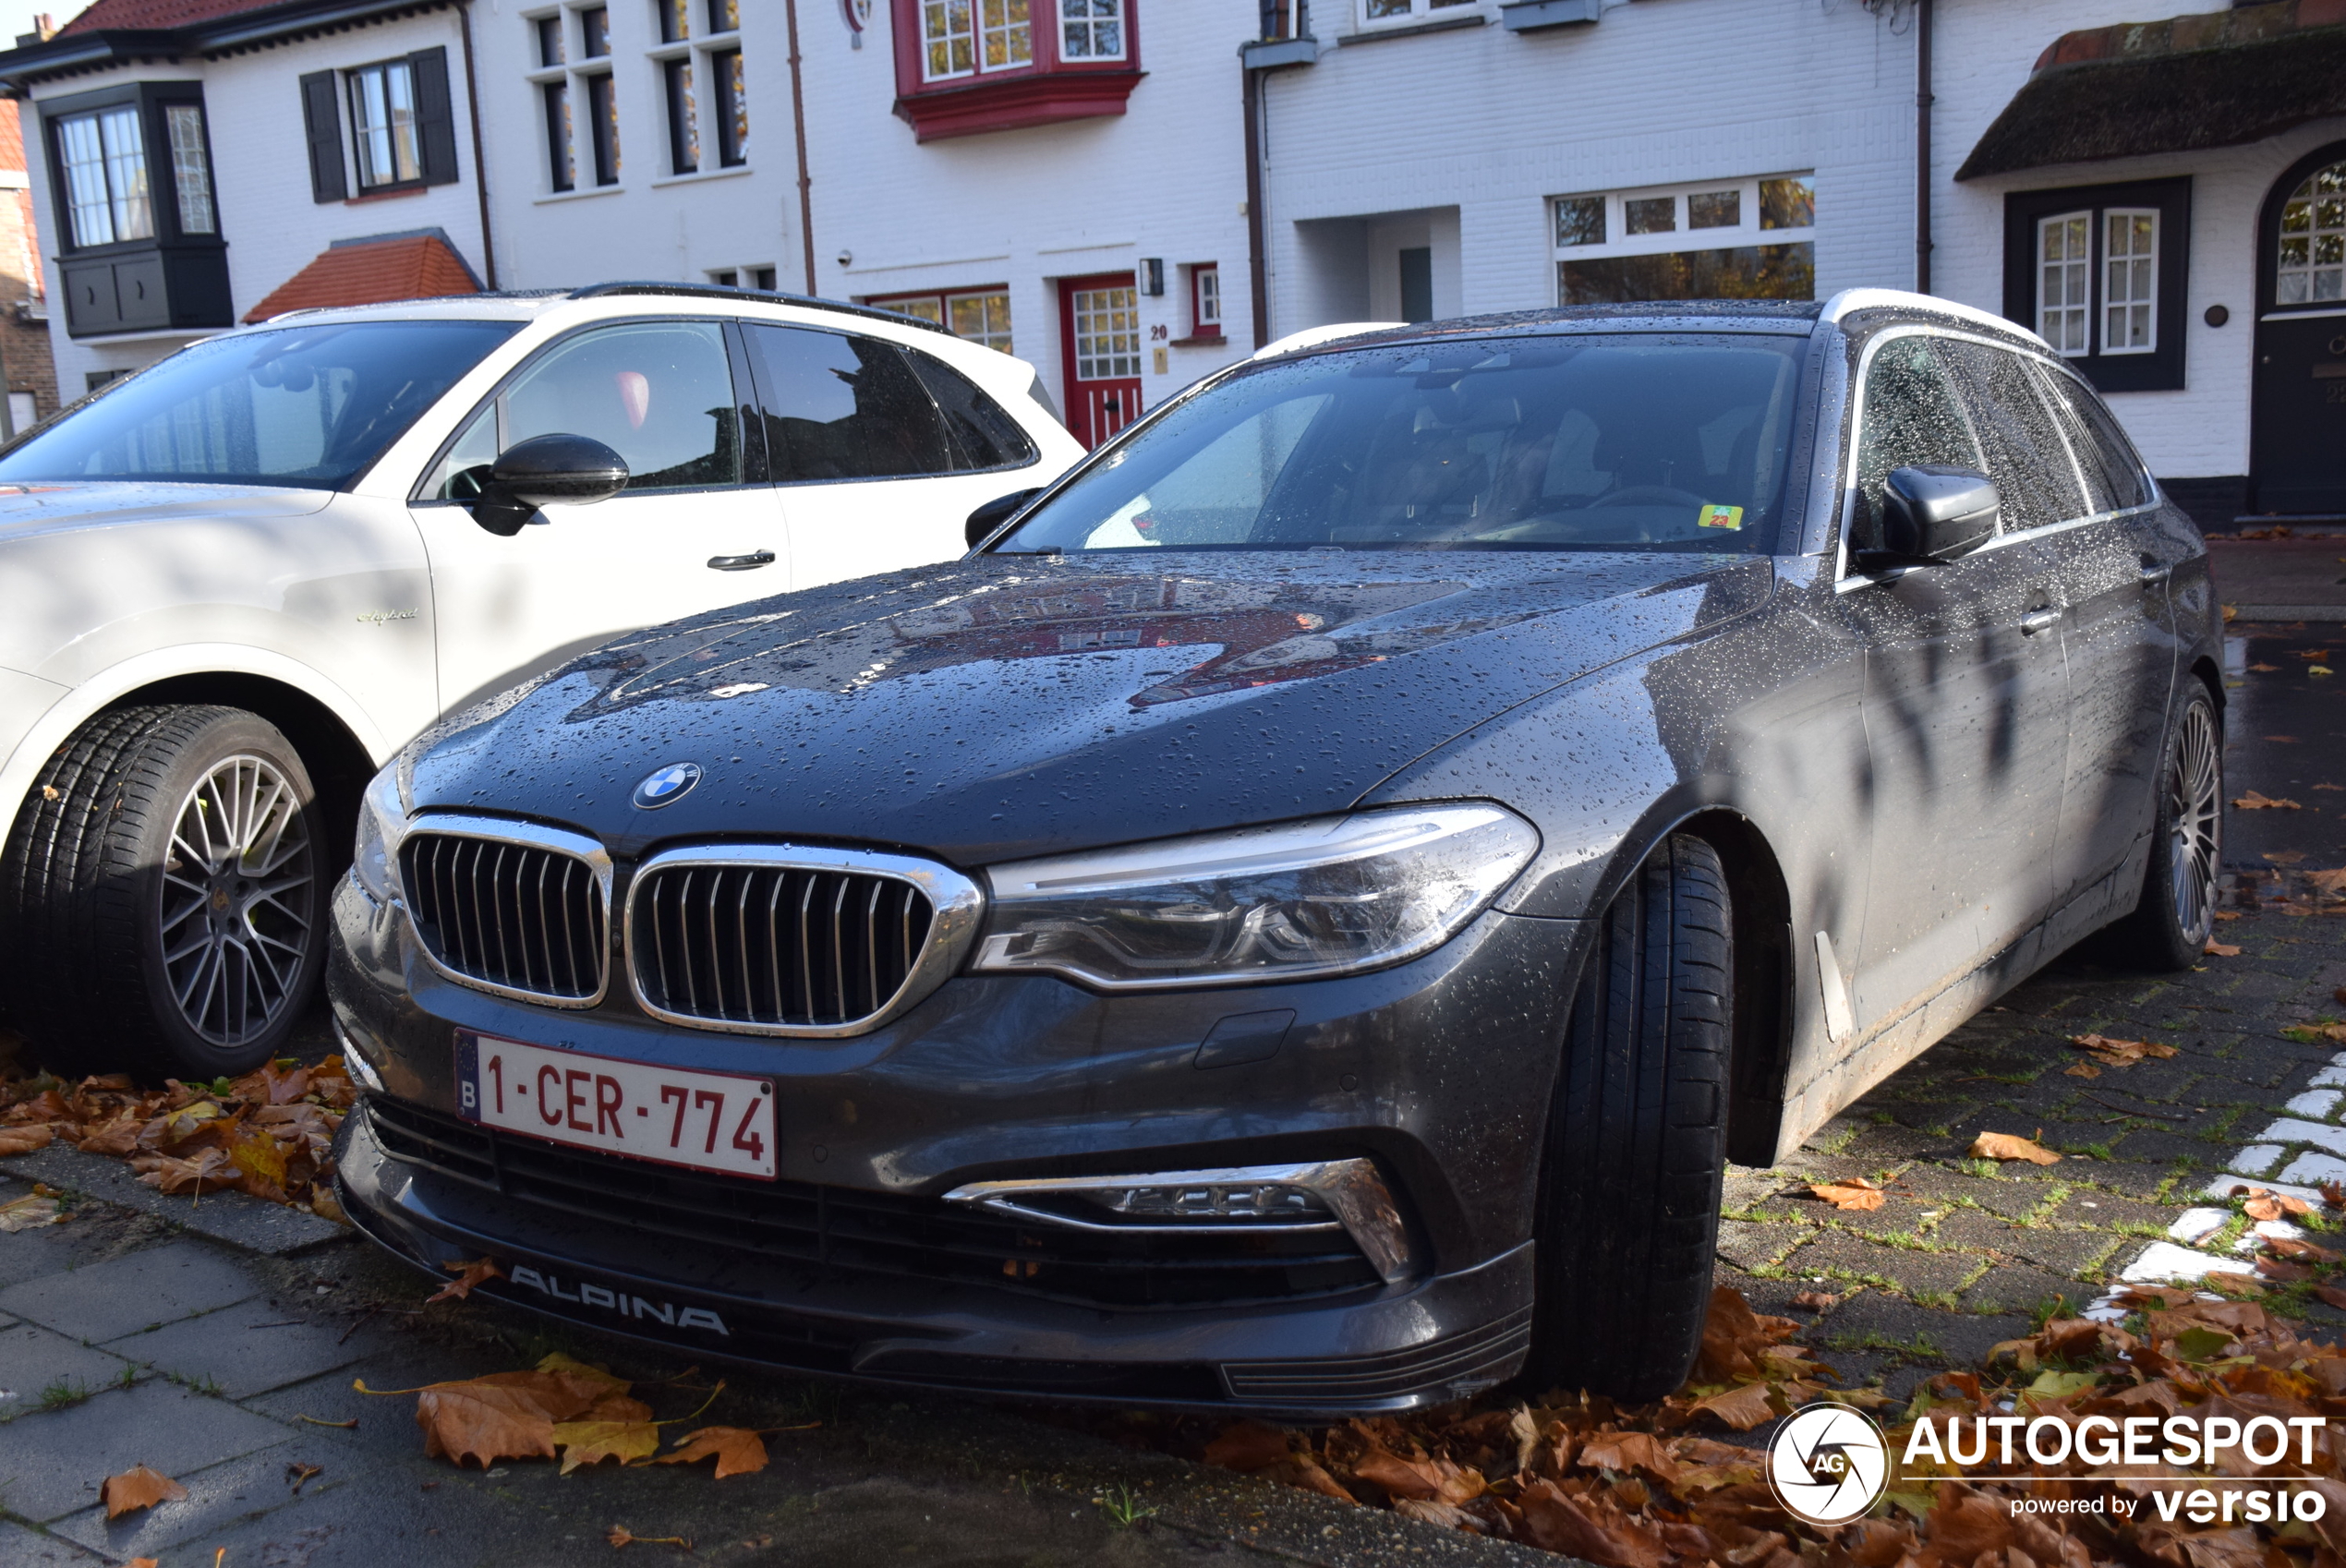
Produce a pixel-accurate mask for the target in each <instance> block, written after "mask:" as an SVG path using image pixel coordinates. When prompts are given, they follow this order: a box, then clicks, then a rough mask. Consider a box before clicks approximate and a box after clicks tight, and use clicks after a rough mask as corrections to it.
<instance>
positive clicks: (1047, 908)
mask: <svg viewBox="0 0 2346 1568" xmlns="http://www.w3.org/2000/svg"><path fill="white" fill-rule="evenodd" d="M1539 847H1540V835H1539V833H1538V832H1537V830H1535V829H1534V828H1533V827H1532V826H1531V825H1530V823H1528V822H1526V821H1524V820H1523V818H1521V817H1519V816H1518V815H1516V814H1515V813H1513V812H1511V811H1508V810H1507V809H1506V808H1505V807H1504V806H1496V805H1491V804H1487V803H1485V802H1473V801H1469V802H1449V803H1444V804H1437V805H1423V806H1397V807H1387V808H1384V809H1380V810H1376V811H1364V812H1359V813H1355V814H1351V815H1349V816H1339V817H1322V818H1319V819H1317V820H1314V821H1311V822H1298V823H1288V824H1284V825H1281V826H1276V827H1256V828H1246V829H1242V830H1240V831H1237V832H1230V833H1209V834H1202V835H1200V836H1198V837H1196V838H1169V839H1165V840H1162V841H1159V842H1156V843H1152V844H1137V845H1129V846H1126V847H1124V848H1120V849H1113V850H1093V851H1089V852H1086V853H1082V854H1073V855H1053V856H1050V857H1048V858H1047V859H1042V860H1031V861H1015V862H1010V863H1007V864H1003V865H997V866H992V867H989V868H988V869H987V873H986V875H987V877H988V879H989V881H990V882H991V884H992V891H993V899H992V902H991V905H990V907H989V911H988V915H987V919H986V932H985V935H984V936H983V938H982V939H981V940H980V942H979V944H978V950H977V961H976V963H975V965H974V966H973V967H975V968H976V969H979V970H982V971H997V972H999V971H1013V972H1015V971H1035V970H1041V971H1051V972H1054V973H1058V974H1064V975H1069V976H1071V977H1073V978H1075V979H1077V980H1082V981H1088V982H1090V983H1092V984H1094V985H1100V986H1106V987H1110V988H1114V989H1123V990H1141V989H1149V988H1158V989H1162V988H1167V987H1172V986H1194V985H1213V984H1229V983H1236V982H1243V981H1272V980H1304V979H1310V978H1312V977H1313V976H1318V975H1330V974H1348V973H1351V972H1353V971H1358V970H1364V969H1373V968H1376V967H1379V966H1381V965H1385V964H1396V963H1399V962H1401V961H1402V960H1404V959H1413V958H1416V957H1417V956H1418V955H1419V954H1421V953H1425V952H1430V951H1432V950H1433V948H1435V947H1440V946H1441V945H1442V944H1443V943H1444V942H1445V941H1447V940H1449V938H1450V937H1451V936H1452V935H1455V934H1456V933H1457V931H1458V929H1459V928H1460V927H1462V926H1464V925H1465V924H1466V923H1467V922H1469V920H1472V919H1473V918H1474V917H1475V916H1476V915H1477V914H1479V913H1481V911H1482V910H1483V909H1484V908H1485V907H1486V906H1487V905H1488V904H1489V903H1490V902H1491V900H1492V899H1493V898H1494V897H1495V896H1497V894H1498V892H1499V890H1500V889H1501V888H1503V887H1506V885H1507V884H1508V883H1510V882H1512V881H1514V880H1515V876H1516V874H1517V873H1518V872H1519V871H1521V870H1522V869H1523V868H1524V866H1525V865H1526V864H1528V863H1529V862H1530V859H1531V857H1532V855H1533V854H1534V853H1536V852H1537V851H1538V850H1539Z"/></svg>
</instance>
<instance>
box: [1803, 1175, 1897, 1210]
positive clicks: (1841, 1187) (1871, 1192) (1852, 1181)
mask: <svg viewBox="0 0 2346 1568" xmlns="http://www.w3.org/2000/svg"><path fill="white" fill-rule="evenodd" d="M1808 1190H1809V1191H1810V1192H1812V1193H1814V1194H1815V1195H1816V1196H1817V1197H1819V1198H1820V1199H1822V1200H1825V1201H1826V1202H1828V1203H1830V1204H1832V1206H1833V1207H1834V1208H1836V1209H1839V1210H1842V1211H1844V1212H1852V1211H1864V1210H1872V1209H1879V1208H1880V1207H1881V1204H1882V1200H1883V1198H1884V1196H1885V1194H1884V1193H1883V1192H1882V1190H1881V1188H1878V1187H1876V1186H1875V1185H1874V1184H1873V1183H1871V1182H1869V1181H1868V1180H1867V1179H1866V1178H1865V1177H1863V1176H1852V1177H1850V1178H1849V1179H1848V1180H1847V1181H1845V1182H1816V1183H1811V1184H1810V1185H1809V1188H1808Z"/></svg>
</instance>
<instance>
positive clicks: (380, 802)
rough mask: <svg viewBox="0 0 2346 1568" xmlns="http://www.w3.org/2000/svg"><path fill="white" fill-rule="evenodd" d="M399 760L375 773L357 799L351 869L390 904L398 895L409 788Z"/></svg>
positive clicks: (379, 900)
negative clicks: (401, 845)
mask: <svg viewBox="0 0 2346 1568" xmlns="http://www.w3.org/2000/svg"><path fill="white" fill-rule="evenodd" d="M401 783H402V778H401V769H400V766H399V764H398V763H397V762H395V761H394V762H393V763H392V764H391V766H388V767H386V768H384V769H383V770H382V771H381V773H378V774H376V775H375V777H374V778H373V779H372V780H371V781H369V784H368V785H367V792H366V793H365V794H363V795H361V796H360V797H359V799H358V842H357V849H356V851H355V852H354V853H353V854H352V856H351V865H350V868H351V871H352V872H353V873H354V874H356V875H357V878H358V885H359V886H360V887H364V888H365V889H367V891H368V892H369V893H371V894H373V895H374V898H375V901H376V902H377V903H381V904H387V903H389V902H391V901H392V900H393V899H396V898H398V897H399V840H400V839H402V838H405V837H406V836H407V801H406V791H405V790H403V789H402V788H400V785H401Z"/></svg>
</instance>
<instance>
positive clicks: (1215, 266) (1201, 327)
mask: <svg viewBox="0 0 2346 1568" xmlns="http://www.w3.org/2000/svg"><path fill="white" fill-rule="evenodd" d="M1208 273H1212V274H1213V277H1214V320H1211V321H1209V320H1206V319H1205V278H1206V274H1208ZM1221 335H1222V263H1220V262H1219V261H1200V262H1198V263H1197V264H1196V265H1194V266H1192V267H1191V269H1190V336H1191V337H1193V338H1218V337H1220V336H1221Z"/></svg>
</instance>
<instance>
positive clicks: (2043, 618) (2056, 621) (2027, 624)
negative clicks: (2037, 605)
mask: <svg viewBox="0 0 2346 1568" xmlns="http://www.w3.org/2000/svg"><path fill="white" fill-rule="evenodd" d="M2060 624H2061V611H2059V610H2057V609H2039V610H2035V611H2032V612H2030V613H2029V614H2026V615H2024V616H2022V617H2021V618H2020V634H2021V635H2022V636H2024V637H2033V636H2035V635H2036V634H2037V633H2039V632H2050V631H2051V630H2052V629H2053V628H2054V627H2056V626H2058V625H2060Z"/></svg>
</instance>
